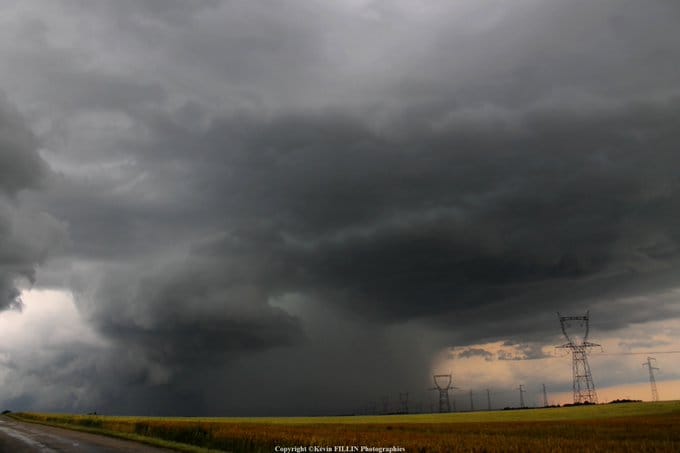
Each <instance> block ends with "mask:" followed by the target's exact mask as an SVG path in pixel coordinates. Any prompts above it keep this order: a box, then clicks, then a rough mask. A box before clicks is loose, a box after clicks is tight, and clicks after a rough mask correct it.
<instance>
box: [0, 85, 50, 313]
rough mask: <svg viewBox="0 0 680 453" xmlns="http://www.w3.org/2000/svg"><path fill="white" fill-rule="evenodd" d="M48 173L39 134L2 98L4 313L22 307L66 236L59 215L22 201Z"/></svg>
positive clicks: (0, 275) (0, 283) (0, 280)
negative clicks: (25, 291)
mask: <svg viewBox="0 0 680 453" xmlns="http://www.w3.org/2000/svg"><path fill="white" fill-rule="evenodd" d="M46 173H47V165H46V163H45V162H44V161H43V160H42V158H41V157H40V156H39V154H38V152H37V140H36V138H35V137H34V135H33V134H32V132H31V131H30V129H29V128H28V126H27V125H26V124H25V122H24V119H23V118H22V117H21V116H20V115H19V113H18V112H17V111H16V109H15V108H13V106H11V105H10V104H9V103H8V102H7V100H6V99H3V98H1V97H0V311H2V310H6V309H8V308H21V297H20V296H21V290H20V285H21V284H22V283H24V286H25V284H26V283H32V282H34V280H35V271H36V267H37V266H38V265H39V264H41V263H42V262H44V261H45V259H46V258H47V255H48V253H49V251H50V250H51V249H53V248H54V247H55V245H56V244H57V242H59V241H60V240H61V239H62V238H63V231H62V226H61V225H60V223H59V222H58V221H57V220H56V219H54V218H53V217H51V216H50V215H49V214H46V213H41V212H33V211H28V210H25V209H22V207H21V206H20V203H19V202H18V200H17V194H18V193H19V192H20V191H21V190H24V189H30V188H37V187H39V186H40V185H41V183H42V181H43V179H44V178H45V175H46Z"/></svg>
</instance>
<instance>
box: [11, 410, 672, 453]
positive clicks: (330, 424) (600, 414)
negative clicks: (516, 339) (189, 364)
mask: <svg viewBox="0 0 680 453" xmlns="http://www.w3.org/2000/svg"><path fill="white" fill-rule="evenodd" d="M15 416H17V417H18V418H21V419H23V420H27V421H34V422H38V423H48V424H55V425H59V426H68V427H72V428H73V427H75V428H76V429H82V430H89V431H93V432H99V433H103V434H107V435H116V436H120V437H127V438H134V439H136V440H144V441H148V442H150V443H156V444H160V445H165V446H170V447H172V448H176V449H178V450H180V451H193V452H207V451H234V452H274V451H277V450H276V448H277V446H278V447H279V450H278V451H285V450H283V448H298V450H299V451H300V452H303V451H306V452H310V451H314V450H313V449H312V448H310V447H317V448H323V449H322V450H317V451H334V449H335V447H336V446H348V447H357V448H358V449H359V451H362V450H361V447H362V446H365V447H393V446H394V447H401V448H403V449H404V450H403V451H407V452H455V451H460V452H480V453H481V452H534V451H549V452H557V453H559V452H567V451H569V452H571V451H581V452H597V451H603V452H604V451H608V452H610V451H611V452H678V451H680V428H678V427H680V402H678V401H672V402H660V403H626V404H608V405H598V406H581V407H565V408H550V409H532V410H513V411H492V412H474V413H455V414H419V415H390V416H349V417H285V418H156V417H109V416H76V415H60V414H15ZM159 442H160V443H159ZM326 447H330V450H326ZM289 451H295V450H289ZM338 451H340V450H338ZM346 451H351V450H346ZM364 451H369V450H364Z"/></svg>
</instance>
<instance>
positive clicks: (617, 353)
mask: <svg viewBox="0 0 680 453" xmlns="http://www.w3.org/2000/svg"><path fill="white" fill-rule="evenodd" d="M649 354H680V351H645V352H596V353H594V354H592V355H593V356H598V355H649Z"/></svg>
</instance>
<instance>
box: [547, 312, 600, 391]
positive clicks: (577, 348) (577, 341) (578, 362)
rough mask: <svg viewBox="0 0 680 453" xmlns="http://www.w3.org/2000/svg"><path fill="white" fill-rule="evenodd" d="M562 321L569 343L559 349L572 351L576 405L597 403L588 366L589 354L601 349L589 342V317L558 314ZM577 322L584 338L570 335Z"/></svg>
mask: <svg viewBox="0 0 680 453" xmlns="http://www.w3.org/2000/svg"><path fill="white" fill-rule="evenodd" d="M557 317H558V318H559V319H560V327H561V328H562V333H563V334H564V336H565V338H566V339H567V342H566V343H565V344H563V345H561V346H558V348H564V349H569V350H571V370H572V379H573V383H572V389H573V394H574V404H582V403H597V393H596V392H595V384H594V383H593V375H592V374H591V372H590V365H589V364H588V353H589V352H590V350H591V349H592V348H594V347H600V345H599V344H597V343H591V342H589V341H588V331H589V316H588V312H586V314H585V316H561V315H560V314H559V313H557ZM573 322H576V323H577V324H578V327H579V328H581V329H584V334H583V336H582V337H580V338H579V337H578V336H576V335H574V334H572V335H569V333H568V332H567V329H568V328H570V327H571V326H572V323H573Z"/></svg>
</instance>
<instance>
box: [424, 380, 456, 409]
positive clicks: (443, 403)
mask: <svg viewBox="0 0 680 453" xmlns="http://www.w3.org/2000/svg"><path fill="white" fill-rule="evenodd" d="M432 379H433V380H434V387H432V388H431V389H430V390H439V412H451V402H450V401H449V390H453V389H455V388H456V387H453V386H452V385H451V375H450V374H435V375H434V376H432Z"/></svg>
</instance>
